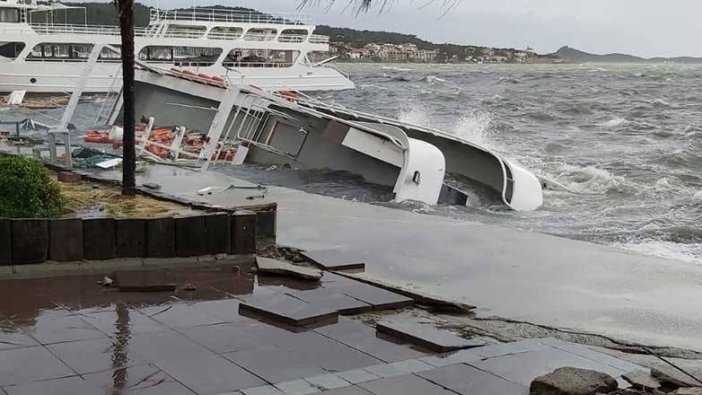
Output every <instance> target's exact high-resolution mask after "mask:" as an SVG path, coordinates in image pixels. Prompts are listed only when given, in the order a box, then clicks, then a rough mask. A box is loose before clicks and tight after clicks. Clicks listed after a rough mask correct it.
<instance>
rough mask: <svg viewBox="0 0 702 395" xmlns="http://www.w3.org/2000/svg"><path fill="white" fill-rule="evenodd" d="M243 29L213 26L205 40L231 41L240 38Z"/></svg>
mask: <svg viewBox="0 0 702 395" xmlns="http://www.w3.org/2000/svg"><path fill="white" fill-rule="evenodd" d="M243 33H244V29H242V28H240V27H230V26H215V27H213V28H212V30H210V33H209V34H208V35H207V38H209V39H211V40H233V39H237V38H239V37H241V35H242V34H243Z"/></svg>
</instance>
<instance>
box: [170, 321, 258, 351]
mask: <svg viewBox="0 0 702 395" xmlns="http://www.w3.org/2000/svg"><path fill="white" fill-rule="evenodd" d="M178 331H179V332H180V333H181V334H183V335H185V336H186V337H188V338H189V339H191V340H193V341H195V342H196V343H198V344H200V345H202V346H204V347H206V348H207V349H209V350H212V351H214V352H215V353H217V354H223V353H228V352H234V351H242V350H255V349H257V348H263V347H266V346H267V345H268V344H267V343H266V342H264V341H263V340H262V339H261V338H259V337H257V336H256V335H255V333H252V331H251V330H247V329H245V328H242V327H239V326H235V325H229V324H226V323H225V324H216V325H206V326H195V327H189V328H182V329H179V330H178Z"/></svg>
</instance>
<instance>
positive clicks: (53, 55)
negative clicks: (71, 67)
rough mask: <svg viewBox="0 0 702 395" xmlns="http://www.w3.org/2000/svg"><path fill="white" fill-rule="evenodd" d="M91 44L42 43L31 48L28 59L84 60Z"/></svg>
mask: <svg viewBox="0 0 702 395" xmlns="http://www.w3.org/2000/svg"><path fill="white" fill-rule="evenodd" d="M92 50H93V44H77V43H76V44H73V43H42V44H39V45H36V46H35V47H34V48H32V52H31V53H30V54H29V56H27V60H28V61H53V62H84V61H86V60H87V59H88V56H90V52H91V51H92Z"/></svg>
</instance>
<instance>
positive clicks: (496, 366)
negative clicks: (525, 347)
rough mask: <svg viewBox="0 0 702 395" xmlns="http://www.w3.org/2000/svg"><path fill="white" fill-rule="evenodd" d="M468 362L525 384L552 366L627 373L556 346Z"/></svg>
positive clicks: (549, 369) (618, 374) (613, 374)
mask: <svg viewBox="0 0 702 395" xmlns="http://www.w3.org/2000/svg"><path fill="white" fill-rule="evenodd" d="M469 364H470V365H471V366H473V367H476V368H478V369H480V370H483V371H486V372H490V373H492V374H495V375H497V376H500V377H502V378H504V379H506V380H509V381H511V382H513V383H516V384H519V385H522V386H527V387H528V386H529V385H530V383H531V382H532V380H534V379H535V378H536V377H539V376H543V375H545V374H547V373H551V372H552V371H554V370H555V369H558V368H561V367H564V366H570V367H574V368H581V369H590V370H595V371H598V372H603V373H607V374H609V375H611V376H612V377H615V378H616V377H619V376H621V375H622V374H624V373H626V372H624V371H621V370H618V369H615V368H612V367H611V366H608V365H604V364H601V363H598V362H595V361H593V360H591V359H587V358H583V357H580V356H578V355H575V354H571V353H569V352H566V351H563V350H559V349H556V348H548V349H544V350H537V351H529V352H525V353H520V354H512V355H505V356H500V357H494V358H489V359H486V360H483V361H476V362H470V363H469Z"/></svg>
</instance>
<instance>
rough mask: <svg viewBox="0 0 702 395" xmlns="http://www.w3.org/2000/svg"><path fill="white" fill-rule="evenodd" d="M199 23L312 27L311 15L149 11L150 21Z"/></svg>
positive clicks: (213, 9) (234, 11)
mask: <svg viewBox="0 0 702 395" xmlns="http://www.w3.org/2000/svg"><path fill="white" fill-rule="evenodd" d="M162 20H169V21H201V22H224V23H256V24H275V25H314V18H313V17H312V16H311V15H304V14H298V13H276V14H269V13H265V14H264V13H260V12H247V11H240V10H226V9H216V8H193V9H181V10H156V9H152V10H151V21H152V22H158V21H162Z"/></svg>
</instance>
